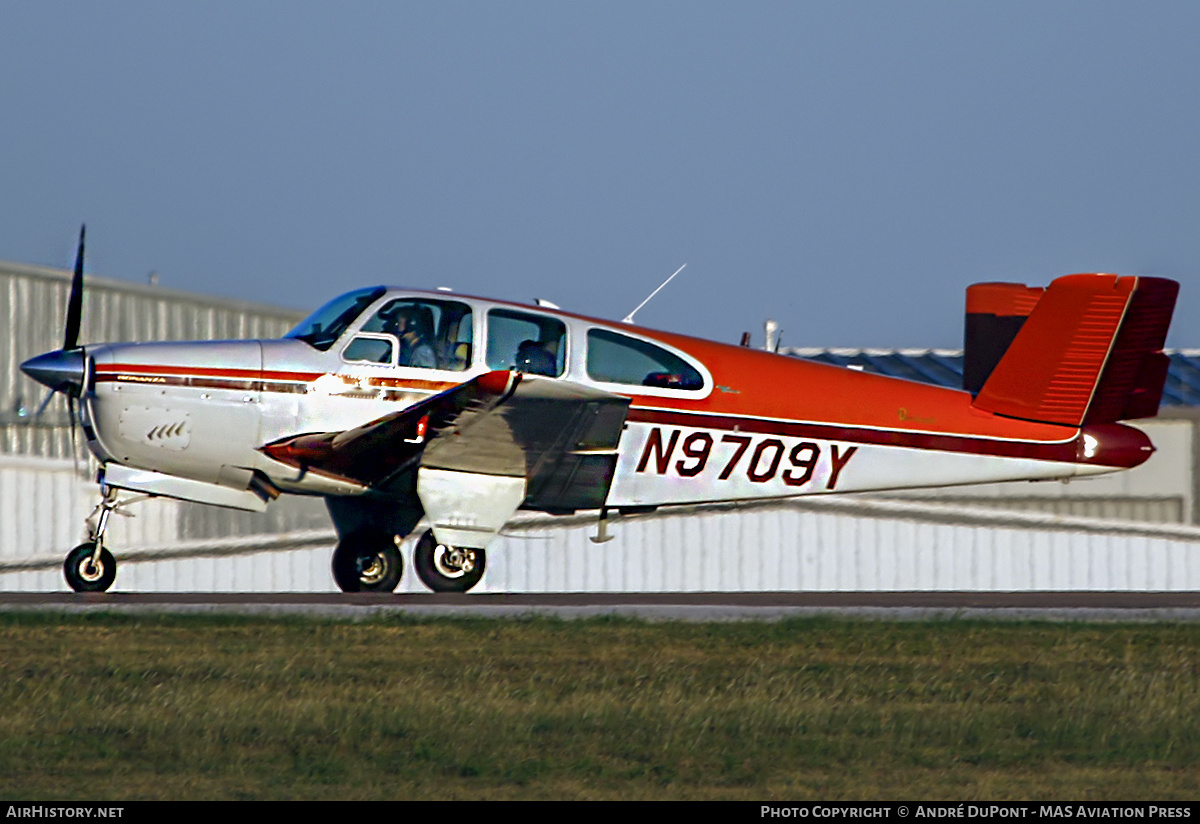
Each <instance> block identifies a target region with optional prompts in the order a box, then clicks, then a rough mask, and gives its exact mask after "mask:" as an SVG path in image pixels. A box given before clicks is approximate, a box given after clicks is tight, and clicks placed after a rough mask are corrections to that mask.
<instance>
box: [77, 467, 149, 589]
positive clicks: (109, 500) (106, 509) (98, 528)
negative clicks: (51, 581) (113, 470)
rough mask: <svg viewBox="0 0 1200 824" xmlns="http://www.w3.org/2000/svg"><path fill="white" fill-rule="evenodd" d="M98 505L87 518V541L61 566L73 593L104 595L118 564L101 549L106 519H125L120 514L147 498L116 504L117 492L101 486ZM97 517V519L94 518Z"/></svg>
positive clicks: (144, 496) (108, 553)
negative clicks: (117, 516)
mask: <svg viewBox="0 0 1200 824" xmlns="http://www.w3.org/2000/svg"><path fill="white" fill-rule="evenodd" d="M100 495H101V500H100V503H99V504H97V505H96V508H95V509H93V510H92V514H91V515H89V516H88V519H87V526H88V539H87V541H86V542H84V543H82V544H80V545H79V546H77V547H75V548H74V549H72V550H71V551H70V552H69V553H67V559H66V561H64V562H63V576H64V577H65V578H66V579H67V586H69V587H71V589H73V590H75V591H76V592H106V591H107V590H108V588H109V587H111V586H112V585H113V581H114V580H116V577H117V561H116V559H115V558H113V555H112V553H111V552H109V551H108V549H106V548H105V546H104V533H105V532H106V531H107V530H108V519H109V516H110V515H112V514H113V513H114V512H116V513H118V514H121V515H127V514H128V513H125V512H121V510H122V509H123V508H124V507H126V506H128V505H129V504H131V503H134V502H135V501H141V500H144V499H146V498H148V497H150V496H149V495H136V496H134V497H132V498H127V499H126V500H124V501H119V500H117V490H115V489H113V488H112V487H111V486H108V485H107V484H103V483H102V484H100ZM97 514H98V515H99V517H98V518H97V517H96V516H97Z"/></svg>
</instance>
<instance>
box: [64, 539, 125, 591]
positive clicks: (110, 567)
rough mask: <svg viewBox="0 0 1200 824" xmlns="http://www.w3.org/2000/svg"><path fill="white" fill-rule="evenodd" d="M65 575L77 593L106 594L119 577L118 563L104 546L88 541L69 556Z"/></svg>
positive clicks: (68, 583) (69, 584)
mask: <svg viewBox="0 0 1200 824" xmlns="http://www.w3.org/2000/svg"><path fill="white" fill-rule="evenodd" d="M63 575H64V576H66V579H67V585H68V586H69V587H71V589H73V590H75V591H76V592H105V591H107V590H108V588H109V587H110V586H112V583H113V581H114V580H115V579H116V577H117V561H116V559H115V558H113V556H112V553H111V552H109V551H108V550H107V549H105V548H104V547H103V546H102V545H100V544H97V543H96V542H95V541H88V542H87V543H85V544H80V545H79V546H77V547H75V548H74V549H72V550H71V551H70V552H69V553H68V554H67V560H66V561H65V562H64V563H63Z"/></svg>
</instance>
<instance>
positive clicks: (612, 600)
mask: <svg viewBox="0 0 1200 824" xmlns="http://www.w3.org/2000/svg"><path fill="white" fill-rule="evenodd" d="M14 610H18V611H46V612H93V611H110V612H120V613H225V614H244V615H311V616H314V617H336V618H346V619H356V618H358V619H365V618H373V617H378V616H381V615H413V616H457V617H476V618H513V617H521V616H535V615H539V616H554V617H558V618H587V617H594V616H600V615H617V616H625V617H631V618H644V619H651V620H676V621H728V620H779V619H782V618H788V617H801V616H817V615H826V616H834V617H837V616H842V617H857V618H874V619H878V620H949V619H993V620H1058V621H1200V592H753V593H747V592H701V593H608V594H597V593H562V594H542V593H538V594H522V593H512V594H496V593H481V594H465V595H462V594H437V593H403V594H386V595H384V594H374V593H370V594H368V593H359V594H344V593H273V594H264V593H196V592H189V593H103V594H100V593H95V594H75V593H63V592H53V593H29V592H21V593H0V611H14Z"/></svg>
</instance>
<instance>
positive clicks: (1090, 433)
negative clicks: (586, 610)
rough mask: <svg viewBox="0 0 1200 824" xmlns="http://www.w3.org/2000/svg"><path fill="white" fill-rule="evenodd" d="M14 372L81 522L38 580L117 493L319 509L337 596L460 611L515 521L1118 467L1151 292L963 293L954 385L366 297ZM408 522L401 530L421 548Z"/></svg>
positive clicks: (96, 350)
mask: <svg viewBox="0 0 1200 824" xmlns="http://www.w3.org/2000/svg"><path fill="white" fill-rule="evenodd" d="M82 241H83V239H82V234H81V237H80V252H79V259H78V260H77V262H76V270H75V279H74V282H73V284H72V291H71V298H70V301H69V303H68V311H67V324H66V325H67V330H66V335H65V340H64V345H63V348H62V349H61V350H58V351H54V352H49V353H46V354H44V355H40V356H38V357H36V358H33V359H31V360H29V361H27V362H26V363H25V364H23V365H22V369H24V371H25V372H26V373H27V374H28V375H30V376H31V377H33V378H35V379H36V380H38V381H40V382H42V383H43V384H45V385H47V386H49V387H51V388H52V389H54V390H57V391H59V392H63V393H65V394H66V395H67V396H68V397H69V398H70V399H71V402H72V408H73V405H74V403H75V402H76V401H78V403H79V407H80V412H81V415H80V417H81V422H82V427H83V431H84V433H85V434H86V436H87V442H88V446H89V447H90V449H91V451H92V452H93V454H94V455H95V456H96V458H97V460H98V461H99V462H100V464H101V466H102V473H101V479H100V485H101V486H100V488H101V492H102V497H103V501H102V504H101V507H100V517H99V518H98V519H97V521H96V522H95V523H90V524H89V529H90V532H91V538H90V540H89V541H88V542H87V543H84V544H82V545H81V546H79V547H76V548H75V549H74V550H72V552H71V553H70V554H69V555H68V556H67V560H66V563H65V566H64V569H65V573H66V578H67V581H68V583H69V584H70V586H71V587H72V588H73V589H75V590H77V591H103V590H106V589H108V587H109V586H111V584H112V583H113V579H114V577H115V575H116V564H115V561H114V559H113V556H112V554H111V553H110V552H109V550H108V549H107V548H106V547H105V546H104V544H103V539H104V532H105V526H106V524H107V521H108V515H109V514H110V513H111V512H112V511H113V510H114V509H116V508H119V507H120V506H122V505H123V503H122V501H121V497H120V491H128V492H133V493H142V494H146V493H148V494H150V495H154V496H164V497H169V498H177V499H181V500H186V501H199V502H202V503H206V504H215V505H218V506H226V507H236V508H240V509H249V510H261V509H263V508H265V507H266V506H267V505H268V503H269V502H270V501H271V500H273V499H274V498H276V497H278V496H279V495H280V494H284V493H291V494H300V495H319V496H323V497H324V498H325V500H326V502H327V504H328V508H329V512H330V515H331V516H332V518H333V523H334V525H335V527H336V529H337V533H338V538H339V540H338V544H337V548H336V549H335V550H334V552H333V576H334V579H335V580H336V582H337V584H338V586H339V587H341V589H343V590H345V591H391V590H392V589H394V588H395V586H396V584H397V582H398V581H399V580H400V576H401V571H402V559H401V554H400V551H399V549H398V545H399V543H400V541H401V539H402V538H405V537H406V536H409V535H410V534H412V533H413V532H414V531H416V530H418V529H420V530H422V533H421V535H420V537H419V540H418V541H417V542H416V545H415V549H414V552H413V563H414V566H415V568H416V571H417V574H418V575H419V576H420V578H421V580H422V581H423V582H424V583H425V584H426V585H427V586H429V587H430V588H432V589H434V590H438V591H466V590H468V589H470V588H471V587H472V586H474V585H475V584H476V583H477V582H478V581H479V579H480V577H481V576H482V575H483V571H484V563H485V552H484V551H485V548H486V547H487V546H488V544H489V543H490V542H491V541H492V539H493V538H494V537H495V536H496V535H497V533H498V532H499V531H500V529H501V528H502V527H503V526H504V525H505V523H506V522H507V521H508V520H509V519H510V518H511V517H512V515H513V514H514V513H515V512H516V511H517V510H518V509H527V510H539V511H542V512H549V513H570V512H575V511H577V510H597V511H598V513H599V515H598V517H599V518H600V519H601V524H603V519H604V518H606V517H607V514H608V512H609V511H610V510H617V511H619V512H621V513H626V514H628V513H631V512H643V511H648V510H650V509H654V508H656V507H659V506H668V505H672V504H696V503H702V502H710V501H742V500H756V499H765V498H785V497H790V496H798V495H813V494H827V493H833V492H859V491H866V490H884V489H898V488H908V487H932V486H946V485H952V484H974V483H991V482H996V481H1012V480H1041V479H1056V478H1069V477H1073V476H1080V475H1093V474H1098V473H1103V472H1111V471H1114V470H1119V469H1126V468H1129V467H1133V466H1137V465H1138V464H1140V463H1142V462H1143V461H1145V460H1146V459H1147V458H1148V457H1150V454H1151V453H1152V452H1153V449H1154V447H1153V446H1152V445H1151V443H1150V440H1149V439H1148V438H1147V437H1146V435H1145V434H1144V433H1142V432H1141V431H1140V430H1138V429H1135V428H1133V427H1130V426H1126V425H1123V424H1121V423H1119V421H1122V420H1128V419H1135V418H1146V417H1151V416H1153V415H1155V414H1156V413H1157V410H1158V404H1159V400H1160V398H1161V395H1162V388H1163V382H1164V380H1165V377H1166V371H1167V357H1166V356H1165V355H1164V354H1163V352H1162V347H1163V343H1164V340H1165V337H1166V332H1167V327H1168V324H1169V323H1170V318H1171V313H1172V311H1173V308H1174V304H1175V298H1176V294H1177V292H1178V284H1177V283H1175V282H1173V281H1170V280H1165V279H1161V278H1148V277H1118V276H1116V275H1103V274H1084V275H1071V276H1068V277H1063V278H1059V279H1058V280H1055V281H1054V282H1053V283H1051V284H1050V286H1049V287H1047V288H1045V289H1044V290H1043V289H1040V288H1029V287H1025V286H1022V285H1018V284H1006V283H989V284H977V285H975V286H972V287H970V288H969V289H968V290H967V324H966V326H967V340H966V347H965V349H966V374H965V379H964V383H965V386H964V389H963V390H962V391H957V390H951V389H945V388H941V387H937V386H931V385H926V384H921V383H914V382H911V381H905V380H899V379H895V378H888V377H883V376H879V375H873V374H866V373H863V372H859V371H854V370H851V369H843V368H839V367H834V366H828V365H824V364H818V363H813V362H809V361H803V360H799V359H796V358H791V357H786V356H781V355H776V354H772V353H769V352H764V351H760V350H754V349H750V348H748V347H742V346H732V345H726V344H721V343H713V342H710V341H705V340H700V339H698V338H692V337H685V336H683V335H677V334H672V333H667V332H655V331H651V330H648V329H643V328H641V327H639V326H635V325H633V324H632V323H625V322H611V321H604V320H597V319H593V318H589V317H585V316H583V315H577V314H572V313H569V312H563V311H558V310H557V309H552V308H547V307H544V306H536V305H535V306H530V305H523V304H516V303H510V302H506V301H497V300H488V299H483V298H475V297H466V296H462V295H458V294H454V293H449V292H445V291H434V292H428V291H416V290H411V289H402V288H395V287H385V286H376V287H370V288H365V289H359V290H357V291H353V292H349V293H347V294H345V295H342V296H341V297H338V298H335V299H334V300H332V301H330V302H329V303H328V304H326V305H325V306H323V307H321V308H320V309H318V310H317V311H316V312H315V313H314V314H313V315H312V316H311V317H309V318H308V319H307V320H305V321H303V322H302V323H301V324H300V325H299V326H297V327H296V328H295V329H294V330H292V332H290V333H289V334H288V335H287V336H285V337H284V338H281V339H279V340H248V341H217V342H195V343H106V344H87V345H85V346H80V345H78V335H79V325H80V311H81V301H82V289H83V286H82V254H83V242H82ZM424 525H427V526H424Z"/></svg>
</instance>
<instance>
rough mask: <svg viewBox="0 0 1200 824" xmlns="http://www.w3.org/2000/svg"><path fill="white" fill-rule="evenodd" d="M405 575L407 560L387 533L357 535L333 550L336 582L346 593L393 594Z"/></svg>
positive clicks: (370, 532) (368, 532)
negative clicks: (405, 562) (405, 561)
mask: <svg viewBox="0 0 1200 824" xmlns="http://www.w3.org/2000/svg"><path fill="white" fill-rule="evenodd" d="M403 574H404V558H403V556H401V554H400V549H399V547H397V546H396V539H395V537H394V536H392V535H387V534H386V533H382V532H375V531H370V530H364V531H361V532H356V533H354V534H353V535H349V536H347V537H345V538H343V539H342V540H341V541H339V542H338V545H337V549H335V550H334V551H333V580H334V581H335V582H336V583H337V585H338V588H339V589H341V591H342V592H391V591H392V590H394V589H395V588H396V585H397V584H399V583H400V578H401V576H402V575H403Z"/></svg>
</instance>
